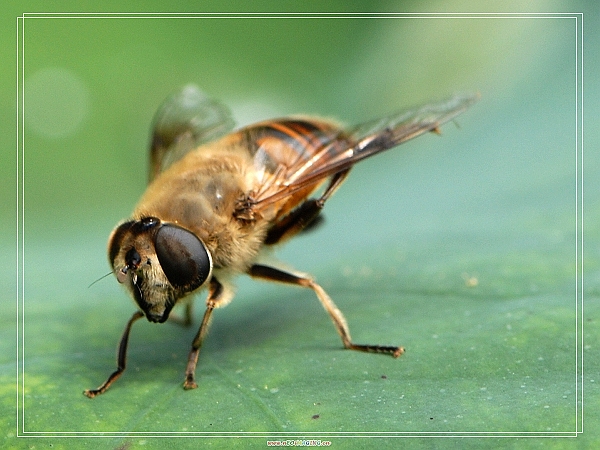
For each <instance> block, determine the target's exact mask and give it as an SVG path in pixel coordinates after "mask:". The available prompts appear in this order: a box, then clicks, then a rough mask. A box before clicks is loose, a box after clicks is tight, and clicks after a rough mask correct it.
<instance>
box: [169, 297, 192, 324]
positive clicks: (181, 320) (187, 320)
mask: <svg viewBox="0 0 600 450" xmlns="http://www.w3.org/2000/svg"><path fill="white" fill-rule="evenodd" d="M183 314H184V315H183V317H181V316H176V315H175V314H170V315H169V321H170V322H173V323H176V324H178V325H182V326H184V327H189V326H190V325H191V324H192V302H191V301H188V302H187V303H186V304H185V311H184V313H183Z"/></svg>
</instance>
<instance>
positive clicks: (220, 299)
mask: <svg viewBox="0 0 600 450" xmlns="http://www.w3.org/2000/svg"><path fill="white" fill-rule="evenodd" d="M231 297H232V293H227V289H226V288H225V287H224V286H223V285H222V284H221V283H220V282H219V281H218V280H217V279H216V278H215V277H212V279H211V280H210V287H209V291H208V298H207V299H206V311H205V312H204V317H203V318H202V323H201V324H200V328H198V333H197V334H196V337H194V340H193V341H192V349H191V350H190V354H189V356H188V363H187V367H186V369H185V381H184V382H183V388H184V389H196V388H197V387H198V384H197V383H196V380H195V373H196V366H197V365H198V355H199V354H200V347H202V342H204V338H205V337H206V333H207V332H208V326H209V325H210V318H211V315H212V312H213V310H214V309H215V308H218V307H219V306H221V305H222V304H224V303H225V302H227V301H229V300H230V299H231Z"/></svg>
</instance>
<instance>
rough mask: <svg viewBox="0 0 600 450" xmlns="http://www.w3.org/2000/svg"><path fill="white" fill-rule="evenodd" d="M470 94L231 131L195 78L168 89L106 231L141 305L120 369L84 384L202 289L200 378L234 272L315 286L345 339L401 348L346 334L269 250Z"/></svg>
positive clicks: (113, 260)
mask: <svg viewBox="0 0 600 450" xmlns="http://www.w3.org/2000/svg"><path fill="white" fill-rule="evenodd" d="M477 98H478V95H477V94H475V95H462V96H455V97H452V98H450V99H449V100H446V101H444V102H441V103H436V104H428V105H425V106H422V107H419V108H416V109H413V110H409V111H404V112H401V113H397V114H393V115H390V116H388V117H385V118H383V119H380V120H375V121H372V122H368V123H365V124H362V125H359V126H356V127H353V128H349V129H344V128H342V127H340V126H339V125H338V124H336V123H334V122H333V121H330V120H325V119H320V118H313V117H291V118H283V119H276V120H269V121H265V122H260V123H257V124H255V125H250V126H247V127H244V128H241V129H239V130H237V131H235V132H231V129H232V128H233V120H232V118H231V114H230V113H229V111H228V110H227V108H225V107H224V106H223V105H221V104H220V103H218V102H216V101H214V100H212V99H211V98H209V97H207V96H206V95H205V94H203V93H202V92H201V91H200V90H199V89H198V88H197V87H196V86H194V85H188V86H185V87H184V88H182V89H181V90H180V91H178V92H176V93H174V94H173V95H172V96H170V97H169V98H168V99H167V100H166V101H165V102H164V103H163V104H162V106H161V107H160V108H159V110H158V111H157V113H156V116H155V118H154V125H153V133H152V139H151V146H150V177H149V178H150V180H149V181H150V183H149V185H148V188H147V190H146V192H145V193H144V194H143V196H142V198H141V200H140V201H139V203H138V204H137V206H136V207H135V209H134V211H133V215H132V217H131V218H130V219H129V220H126V221H124V222H122V223H120V224H119V225H118V226H117V227H116V228H115V229H114V230H113V232H112V234H111V235H110V238H109V241H108V259H109V263H110V265H111V267H112V271H113V273H114V275H115V276H116V278H117V281H118V282H119V283H121V284H122V285H124V286H125V287H126V289H127V290H128V291H129V293H130V294H131V296H132V297H133V299H134V300H135V303H136V305H137V308H138V309H137V311H136V312H135V313H133V315H132V316H131V318H130V319H129V321H128V322H127V325H126V327H125V330H124V332H123V335H122V337H121V340H120V342H119V346H118V356H117V369H116V370H115V371H114V372H113V373H112V374H111V375H110V376H109V377H108V379H107V380H106V381H105V382H104V383H103V384H102V385H101V386H99V387H98V388H97V389H89V390H86V391H84V394H85V395H86V396H88V397H90V398H93V397H95V396H97V395H99V394H102V393H104V392H105V391H106V390H107V389H108V388H109V387H110V386H111V384H112V383H113V382H114V381H115V380H116V379H117V378H119V376H120V375H121V374H122V373H123V371H124V370H125V367H126V353H127V343H128V340H129V334H130V331H131V327H132V325H133V323H134V322H136V321H137V320H139V319H140V318H142V317H146V319H147V320H148V321H150V322H155V323H163V322H165V321H166V320H167V319H169V317H170V314H171V311H172V309H173V307H174V306H175V305H177V304H178V303H185V305H186V306H185V310H184V311H185V316H184V318H183V320H182V321H183V322H184V323H186V324H190V323H191V302H189V297H190V296H191V294H194V293H197V292H199V291H200V290H202V289H206V290H207V291H208V295H207V299H206V310H205V312H204V316H203V318H202V322H201V324H200V327H199V329H198V332H197V333H196V335H195V337H194V339H193V341H192V345H191V350H190V353H189V356H188V362H187V367H186V370H185V379H184V383H183V388H184V389H194V388H196V387H197V383H196V379H195V371H196V366H197V362H198V355H199V352H200V348H201V347H202V343H203V342H204V339H205V337H206V335H207V331H208V327H209V323H210V321H211V316H212V313H213V311H214V310H215V309H216V308H221V307H223V306H225V305H227V304H228V303H229V302H231V300H232V299H233V297H234V292H235V291H234V284H233V279H234V278H235V276H236V275H239V274H247V275H249V276H251V277H253V278H257V279H263V280H268V281H274V282H280V283H286V284H291V285H296V286H301V287H305V288H308V289H312V290H313V291H314V293H315V294H316V296H317V298H318V299H319V301H320V302H321V304H322V305H323V307H324V308H325V310H326V311H327V313H328V314H329V316H330V317H331V319H332V320H333V323H334V325H335V328H336V330H337V332H338V334H339V335H340V337H341V339H342V343H343V346H344V347H345V348H347V349H351V350H358V351H362V352H370V353H382V354H388V355H391V356H393V357H395V358H397V357H399V356H400V355H402V354H403V353H404V348H403V347H400V346H382V345H364V344H356V343H354V341H353V340H352V339H351V337H350V331H349V328H348V324H347V322H346V319H345V318H344V316H343V314H342V312H341V311H340V310H339V309H338V308H337V306H336V305H335V303H334V302H333V300H331V298H330V297H329V295H327V293H326V292H325V291H324V290H323V288H322V287H321V286H320V285H319V284H317V283H316V281H315V280H314V279H313V278H312V277H311V276H309V275H307V274H304V273H301V272H296V271H294V270H291V269H289V268H287V267H284V266H283V265H282V264H281V263H278V262H275V261H274V260H273V259H272V258H271V257H269V258H267V254H268V253H270V252H269V249H270V248H271V247H273V246H274V245H276V244H281V243H283V242H285V241H286V240H288V239H290V238H292V237H293V236H295V235H297V234H298V233H300V232H302V231H303V230H306V229H307V228H310V227H311V226H312V225H314V224H315V223H316V222H318V220H319V219H320V218H321V216H320V213H321V211H322V209H323V207H324V206H325V203H326V202H327V200H328V199H329V198H330V197H331V196H332V195H333V193H334V192H335V191H336V190H337V189H338V188H339V187H340V186H341V184H342V183H343V182H344V181H345V180H346V178H347V177H348V174H349V172H350V169H351V168H352V166H353V165H354V164H356V163H357V162H359V161H362V160H363V159H365V158H368V157H370V156H372V155H375V154H377V153H380V152H382V151H384V150H387V149H390V148H393V147H396V146H397V145H399V144H402V143H403V142H406V141H408V140H409V139H412V138H414V137H417V136H419V135H421V134H423V133H426V132H429V131H432V132H437V133H439V127H440V126H441V125H442V124H444V123H445V122H448V121H450V120H453V119H454V118H455V117H456V116H457V115H459V114H460V113H462V112H463V111H465V110H466V109H467V108H468V107H469V106H470V105H471V104H473V103H474V102H475V101H476V100H477ZM185 301H187V302H185ZM171 318H172V319H173V318H174V317H171Z"/></svg>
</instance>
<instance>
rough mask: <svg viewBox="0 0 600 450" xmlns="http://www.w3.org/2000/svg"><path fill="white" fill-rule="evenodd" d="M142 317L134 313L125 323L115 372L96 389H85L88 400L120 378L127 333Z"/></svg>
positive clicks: (123, 366)
mask: <svg viewBox="0 0 600 450" xmlns="http://www.w3.org/2000/svg"><path fill="white" fill-rule="evenodd" d="M142 317H144V313H143V312H141V311H136V312H135V313H134V314H133V316H131V319H129V322H127V326H126V327H125V331H123V335H122V336H121V341H120V342H119V354H118V356H117V370H115V371H114V372H113V373H111V374H110V376H109V377H108V379H107V380H106V381H105V382H104V383H102V385H101V386H100V387H98V389H86V390H85V391H83V393H84V394H85V395H87V396H88V397H89V398H94V397H95V396H96V395H100V394H103V393H104V392H105V391H106V390H107V389H108V388H109V387H110V385H111V384H113V383H114V381H115V380H116V379H117V378H119V377H120V376H121V374H122V373H123V371H124V370H125V366H126V363H127V342H128V341H129V332H130V331H131V326H132V325H133V322H135V321H136V320H138V319H140V318H142Z"/></svg>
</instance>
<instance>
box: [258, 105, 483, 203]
mask: <svg viewBox="0 0 600 450" xmlns="http://www.w3.org/2000/svg"><path fill="white" fill-rule="evenodd" d="M478 99H479V94H469V95H457V96H454V97H452V98H450V99H448V100H446V101H443V102H440V103H432V104H427V105H424V106H421V107H418V108H415V109H411V110H407V111H402V112H399V113H396V114H393V115H390V116H388V117H385V118H382V119H379V120H375V121H372V122H367V123H364V124H362V125H358V126H356V127H353V128H350V129H348V130H347V131H346V132H344V133H340V134H339V135H338V136H337V137H336V138H335V139H333V140H332V141H330V142H328V143H326V144H324V145H323V146H322V147H320V148H318V149H313V150H312V151H311V157H310V158H309V159H297V160H296V162H295V164H293V165H290V166H287V167H280V168H279V170H277V171H274V173H273V175H272V176H271V177H270V178H269V180H268V182H267V184H266V185H265V186H263V188H262V189H261V193H260V195H258V196H256V197H255V198H254V200H253V205H252V209H253V210H255V211H256V212H260V211H261V210H264V209H266V208H268V207H269V206H270V205H273V204H275V203H277V202H281V201H282V200H283V199H285V198H286V197H288V196H290V195H292V194H294V193H296V192H298V191H300V190H303V189H305V188H307V187H309V186H314V185H317V184H318V183H319V182H320V181H323V180H324V179H325V178H327V177H329V176H331V175H333V174H336V173H338V172H341V171H343V170H346V169H349V168H350V167H352V166H353V165H354V164H356V163H357V162H359V161H362V160H363V159H365V158H368V157H369V156H372V155H375V154H377V153H379V152H382V151H384V150H388V149H390V148H393V147H395V146H397V145H400V144H402V143H404V142H406V141H408V140H409V139H413V138H415V137H417V136H419V135H421V134H423V133H426V132H428V131H433V132H439V127H440V126H441V125H443V124H444V123H446V122H448V121H450V120H453V119H454V118H455V117H456V116H458V115H459V114H461V113H462V112H464V111H465V110H466V109H467V108H468V107H469V106H471V105H472V104H473V103H475V102H476V101H477V100H478Z"/></svg>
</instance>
